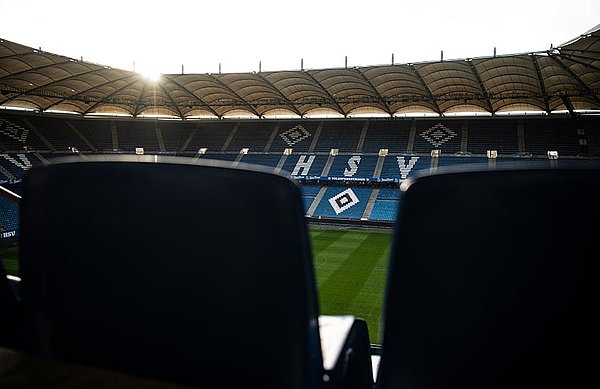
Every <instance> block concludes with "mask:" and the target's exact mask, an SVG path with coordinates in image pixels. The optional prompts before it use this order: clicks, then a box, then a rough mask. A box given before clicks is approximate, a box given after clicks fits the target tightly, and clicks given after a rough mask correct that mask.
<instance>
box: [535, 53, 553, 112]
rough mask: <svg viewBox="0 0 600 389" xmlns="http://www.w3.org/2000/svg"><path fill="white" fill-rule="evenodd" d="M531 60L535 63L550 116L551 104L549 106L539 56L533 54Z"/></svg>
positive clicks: (545, 106) (545, 105) (545, 107)
mask: <svg viewBox="0 0 600 389" xmlns="http://www.w3.org/2000/svg"><path fill="white" fill-rule="evenodd" d="M531 60H532V61H533V66H534V67H535V73H536V74H537V79H538V83H539V85H540V91H541V92H542V97H543V99H544V109H545V110H546V113H547V114H548V115H550V104H548V92H547V91H546V85H545V84H544V78H543V77H542V71H541V70H540V64H539V63H538V61H537V56H536V55H535V54H532V55H531Z"/></svg>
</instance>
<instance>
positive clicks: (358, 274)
mask: <svg viewBox="0 0 600 389" xmlns="http://www.w3.org/2000/svg"><path fill="white" fill-rule="evenodd" d="M310 235H311V237H312V244H313V252H314V260H315V272H316V276H317V285H318V289H319V295H320V300H321V313H323V314H328V315H335V314H352V315H354V316H357V317H360V318H363V319H365V320H366V321H367V324H368V326H369V336H370V338H371V343H379V344H380V343H381V342H380V333H379V331H380V319H381V310H382V304H383V294H384V289H385V282H386V274H387V263H388V256H389V248H390V242H391V237H392V235H391V233H386V232H365V231H346V230H341V231H337V230H318V229H311V231H310Z"/></svg>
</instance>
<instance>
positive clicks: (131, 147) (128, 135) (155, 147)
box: [116, 119, 161, 153]
mask: <svg viewBox="0 0 600 389" xmlns="http://www.w3.org/2000/svg"><path fill="white" fill-rule="evenodd" d="M157 129H158V122H157V121H144V120H141V119H140V120H138V121H135V122H131V121H127V122H125V121H118V122H116V130H117V136H118V145H119V150H122V151H125V152H129V153H134V152H135V149H136V147H143V148H144V152H147V151H151V152H152V151H153V152H157V151H161V150H160V147H159V143H158V136H157Z"/></svg>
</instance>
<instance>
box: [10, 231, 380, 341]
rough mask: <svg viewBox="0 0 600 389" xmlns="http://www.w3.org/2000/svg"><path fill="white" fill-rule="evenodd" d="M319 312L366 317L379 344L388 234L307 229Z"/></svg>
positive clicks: (13, 266) (13, 258) (13, 251)
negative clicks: (315, 278) (313, 265)
mask: <svg viewBox="0 0 600 389" xmlns="http://www.w3.org/2000/svg"><path fill="white" fill-rule="evenodd" d="M310 236H311V238H312V247H313V253H314V255H313V256H314V263H315V273H316V277H317V286H318V290H319V297H320V305H321V313H322V314H326V315H343V314H348V315H354V316H357V317H360V318H362V319H365V320H366V321H367V324H368V326H369V336H370V338H371V343H378V344H380V343H381V341H380V334H379V331H380V329H379V321H380V319H381V309H382V304H383V293H384V287H385V282H386V272H387V261H388V255H389V246H390V241H391V234H390V233H385V232H365V231H348V230H324V229H315V228H312V229H311V230H310ZM0 255H1V256H2V259H3V260H4V266H5V269H6V272H7V273H8V274H12V275H19V269H18V248H17V247H16V246H15V247H11V248H5V249H2V250H0Z"/></svg>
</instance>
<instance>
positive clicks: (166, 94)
mask: <svg viewBox="0 0 600 389" xmlns="http://www.w3.org/2000/svg"><path fill="white" fill-rule="evenodd" d="M156 84H157V85H158V86H159V87H160V89H161V90H162V91H163V93H164V94H165V96H167V97H168V99H169V100H171V103H172V104H173V107H174V108H175V109H176V110H177V113H178V114H179V117H180V118H181V120H183V119H185V118H184V117H183V112H181V108H179V105H178V104H176V103H175V101H174V100H173V98H172V97H171V95H170V94H169V93H168V92H167V91H166V90H165V87H164V85H163V84H162V82H157V83H156Z"/></svg>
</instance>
